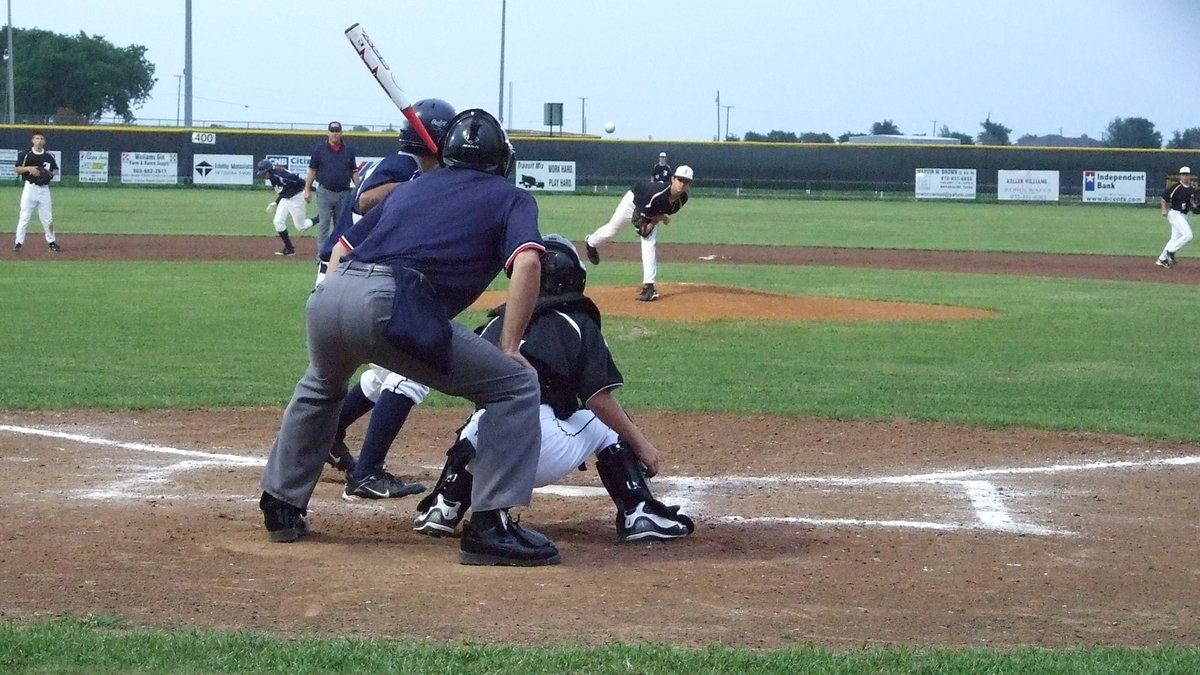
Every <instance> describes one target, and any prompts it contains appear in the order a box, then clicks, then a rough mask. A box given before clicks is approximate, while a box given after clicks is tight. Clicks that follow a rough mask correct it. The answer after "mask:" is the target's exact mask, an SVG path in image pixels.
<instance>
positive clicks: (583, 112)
mask: <svg viewBox="0 0 1200 675" xmlns="http://www.w3.org/2000/svg"><path fill="white" fill-rule="evenodd" d="M578 98H579V117H580V119H582V120H583V123H582V124H583V127H582V128H581V129H580V130H579V133H581V134H586V133H587V97H586V96H579V97H578Z"/></svg>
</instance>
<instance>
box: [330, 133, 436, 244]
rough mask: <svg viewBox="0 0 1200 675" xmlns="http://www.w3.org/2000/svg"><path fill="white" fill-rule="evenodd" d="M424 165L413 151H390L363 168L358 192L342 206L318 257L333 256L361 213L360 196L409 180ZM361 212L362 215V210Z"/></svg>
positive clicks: (415, 175) (355, 191) (359, 176)
mask: <svg viewBox="0 0 1200 675" xmlns="http://www.w3.org/2000/svg"><path fill="white" fill-rule="evenodd" d="M418 171H420V167H419V166H417V160H415V159H413V158H412V156H411V155H406V154H404V153H400V152H397V153H395V154H392V155H388V156H387V157H384V158H383V159H381V160H379V161H377V162H373V163H369V164H367V165H366V166H364V167H363V168H362V170H361V171H359V174H358V188H357V189H355V190H354V194H352V195H351V196H350V198H349V199H347V200H346V205H345V206H344V207H342V213H341V215H339V216H338V219H337V222H336V223H334V225H333V232H331V233H330V235H329V236H328V237H326V238H325V244H324V245H323V246H322V247H321V250H320V251H317V257H318V258H319V259H321V260H322V261H324V262H329V256H331V255H333V247H334V245H335V244H337V242H338V240H339V239H341V238H342V235H343V234H346V232H347V231H348V230H349V229H350V227H351V226H353V225H354V214H356V213H358V211H357V210H356V209H357V208H358V198H359V197H361V196H362V194H363V193H364V192H366V191H367V190H370V189H371V188H373V187H377V186H379V185H386V184H388V183H403V182H404V181H406V180H411V179H413V178H416V177H417V172H418ZM358 215H362V214H361V213H358Z"/></svg>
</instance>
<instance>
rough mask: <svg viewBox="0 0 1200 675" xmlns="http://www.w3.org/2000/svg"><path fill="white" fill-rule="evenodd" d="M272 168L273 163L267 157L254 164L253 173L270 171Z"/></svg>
mask: <svg viewBox="0 0 1200 675" xmlns="http://www.w3.org/2000/svg"><path fill="white" fill-rule="evenodd" d="M274 168H275V165H274V164H272V163H271V160H269V159H264V160H263V161H261V162H259V163H258V164H255V165H254V171H255V173H266V172H268V171H271V170H272V169H274Z"/></svg>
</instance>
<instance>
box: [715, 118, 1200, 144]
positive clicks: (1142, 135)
mask: <svg viewBox="0 0 1200 675" xmlns="http://www.w3.org/2000/svg"><path fill="white" fill-rule="evenodd" d="M979 126H980V127H981V130H980V131H979V133H977V134H976V135H975V136H971V135H969V134H965V133H962V132H958V131H951V130H950V128H949V127H948V126H946V125H944V124H943V125H942V128H941V129H940V130H939V131H938V135H939V136H941V137H943V138H957V139H958V140H959V141H960V142H961V143H962V144H963V145H975V144H979V145H1012V141H1011V140H1010V134H1012V129H1010V128H1008V127H1006V126H1004V125H1003V124H1001V123H999V122H996V121H993V120H992V118H991V115H988V117H987V119H985V120H983V121H982V122H980V123H979ZM867 135H872V136H901V135H903V133H902V132H901V131H900V128H899V127H897V126H896V124H895V123H894V122H893V121H892V120H883V121H882V122H875V123H874V124H872V125H871V130H870V131H869V132H865V133H854V132H850V131H847V132H846V133H844V134H842V135H840V136H838V137H837V138H836V139H835V138H834V137H833V136H830V135H829V134H827V133H818V132H813V131H807V132H804V133H802V134H798V135H797V134H795V133H793V132H790V131H776V130H773V131H769V132H767V133H765V134H760V133H758V132H755V131H747V132H746V134H745V136H743V137H742V138H740V139H739V138H737V137H732V138H726V139H725V140H729V141H737V140H743V141H748V142H757V143H835V142H836V143H845V142H847V141H849V140H850V139H851V138H854V137H855V136H867ZM1031 138H1036V136H1033V135H1031V134H1026V135H1024V136H1022V137H1021V138H1020V139H1019V140H1026V139H1031ZM1100 142H1101V144H1102V145H1103V146H1104V147H1106V148H1147V149H1155V150H1157V149H1161V148H1162V147H1163V135H1162V134H1161V133H1160V132H1159V131H1158V130H1157V129H1155V128H1154V123H1153V122H1151V121H1150V120H1148V119H1146V118H1144V117H1124V118H1122V117H1114V118H1113V120H1112V121H1111V122H1109V123H1108V127H1106V128H1105V130H1104V134H1103V136H1101V138H1100ZM1166 147H1167V149H1168V150H1200V127H1191V128H1188V129H1185V130H1183V131H1178V130H1176V131H1175V132H1174V135H1173V136H1172V138H1171V139H1170V140H1169V141H1167V143H1166Z"/></svg>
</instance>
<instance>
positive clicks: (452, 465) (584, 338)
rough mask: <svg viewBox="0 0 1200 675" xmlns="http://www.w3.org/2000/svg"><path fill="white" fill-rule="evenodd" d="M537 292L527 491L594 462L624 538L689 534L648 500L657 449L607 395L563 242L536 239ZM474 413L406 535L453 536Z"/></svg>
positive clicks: (463, 495)
mask: <svg viewBox="0 0 1200 675" xmlns="http://www.w3.org/2000/svg"><path fill="white" fill-rule="evenodd" d="M542 242H543V243H544V244H545V246H546V253H545V255H544V256H543V258H542V275H541V282H540V283H541V285H540V288H539V292H538V299H537V303H536V306H535V309H534V312H533V317H532V318H531V319H530V321H529V327H528V328H527V329H526V331H525V337H524V340H523V341H522V343H521V354H522V355H523V356H525V358H526V359H527V360H528V361H529V362H530V363H531V364H533V366H534V368H535V369H537V373H538V381H539V382H540V385H541V391H542V393H541V399H542V401H541V427H542V430H541V433H542V443H541V448H540V453H539V456H538V466H537V473H536V474H535V477H534V485H535V486H538V487H541V486H545V485H550V484H552V483H555V482H557V481H558V480H560V479H561V478H562V477H563V476H565V475H567V474H568V473H570V472H571V471H574V470H575V469H576V468H577V467H579V468H582V465H583V462H584V461H585V460H586V459H587V458H588V457H589V456H592V455H595V457H596V471H597V473H599V474H600V481H601V482H602V483H603V484H604V488H605V489H606V490H607V491H608V494H609V496H610V497H612V500H613V502H614V503H615V504H616V506H617V517H616V522H617V537H618V538H619V539H620V540H621V541H638V540H643V539H659V540H662V539H679V538H681V537H686V536H688V535H689V534H691V533H692V531H693V530H694V529H695V525H694V524H693V523H692V520H691V518H689V517H687V516H685V515H683V514H681V513H679V507H677V506H673V507H670V506H667V505H666V504H664V503H662V502H660V501H658V500H657V499H655V498H654V494H653V493H652V492H651V491H650V483H649V481H648V480H647V479H648V478H649V477H650V476H653V475H654V474H656V473H657V472H658V449H657V448H655V447H654V444H653V443H651V442H650V440H649V439H647V438H646V436H645V435H643V434H642V431H641V430H640V429H639V428H638V426H637V425H636V424H634V423H633V421H632V420H631V419H630V418H629V416H628V415H627V414H625V410H624V409H623V408H622V407H621V404H620V403H619V402H618V401H617V399H616V397H614V396H613V390H615V389H616V388H617V387H620V386H621V385H622V384H623V383H622V378H621V373H620V371H618V370H617V366H616V364H614V363H613V359H612V354H611V353H610V352H609V350H608V345H607V344H606V343H605V341H604V336H603V335H602V334H601V333H600V310H599V309H597V307H596V305H595V303H593V302H592V301H591V300H590V299H588V298H587V297H586V296H584V294H583V288H584V285H585V284H586V282H587V270H586V269H585V268H584V266H583V262H581V261H580V260H579V254H578V253H576V252H575V247H574V246H573V245H572V244H571V242H570V241H568V240H566V239H565V238H563V237H561V236H559V235H557V234H548V235H545V236H543V237H542ZM504 310H505V306H504V305H501V306H499V307H497V308H496V309H494V310H492V311H491V313H490V314H489V315H488V316H490V317H491V320H490V321H489V322H488V323H487V324H486V325H485V326H484V327H483V328H482V329H481V333H480V334H481V335H482V336H483V338H484V339H485V340H488V341H489V342H492V343H493V344H494V343H496V342H497V340H499V337H500V332H501V330H502V329H503V326H504ZM485 412H486V409H480V410H477V411H475V414H473V415H472V416H471V418H470V419H469V420H468V421H467V424H466V426H464V427H463V428H462V429H460V430H459V438H458V441H457V442H456V443H455V444H454V445H453V446H451V447H450V450H449V451H448V452H447V453H446V454H447V460H446V465H445V467H443V469H442V475H441V477H440V478H439V479H438V482H437V485H436V486H435V487H434V489H433V491H432V492H431V493H429V495H428V496H426V497H425V498H424V499H423V500H421V502H420V503H419V504H418V505H417V510H418V514H417V517H416V520H415V521H414V522H413V529H414V530H416V531H417V532H420V533H422V534H427V535H430V536H434V537H441V536H447V535H450V534H453V533H454V530H455V528H456V527H457V526H458V523H459V522H460V521H461V520H462V518H463V515H464V514H465V512H466V510H467V509H468V508H470V506H471V487H472V483H473V476H472V473H471V460H472V458H473V457H474V454H475V440H476V438H477V436H478V423H479V418H480V417H481V416H482V415H483V414H484V413H485Z"/></svg>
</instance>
